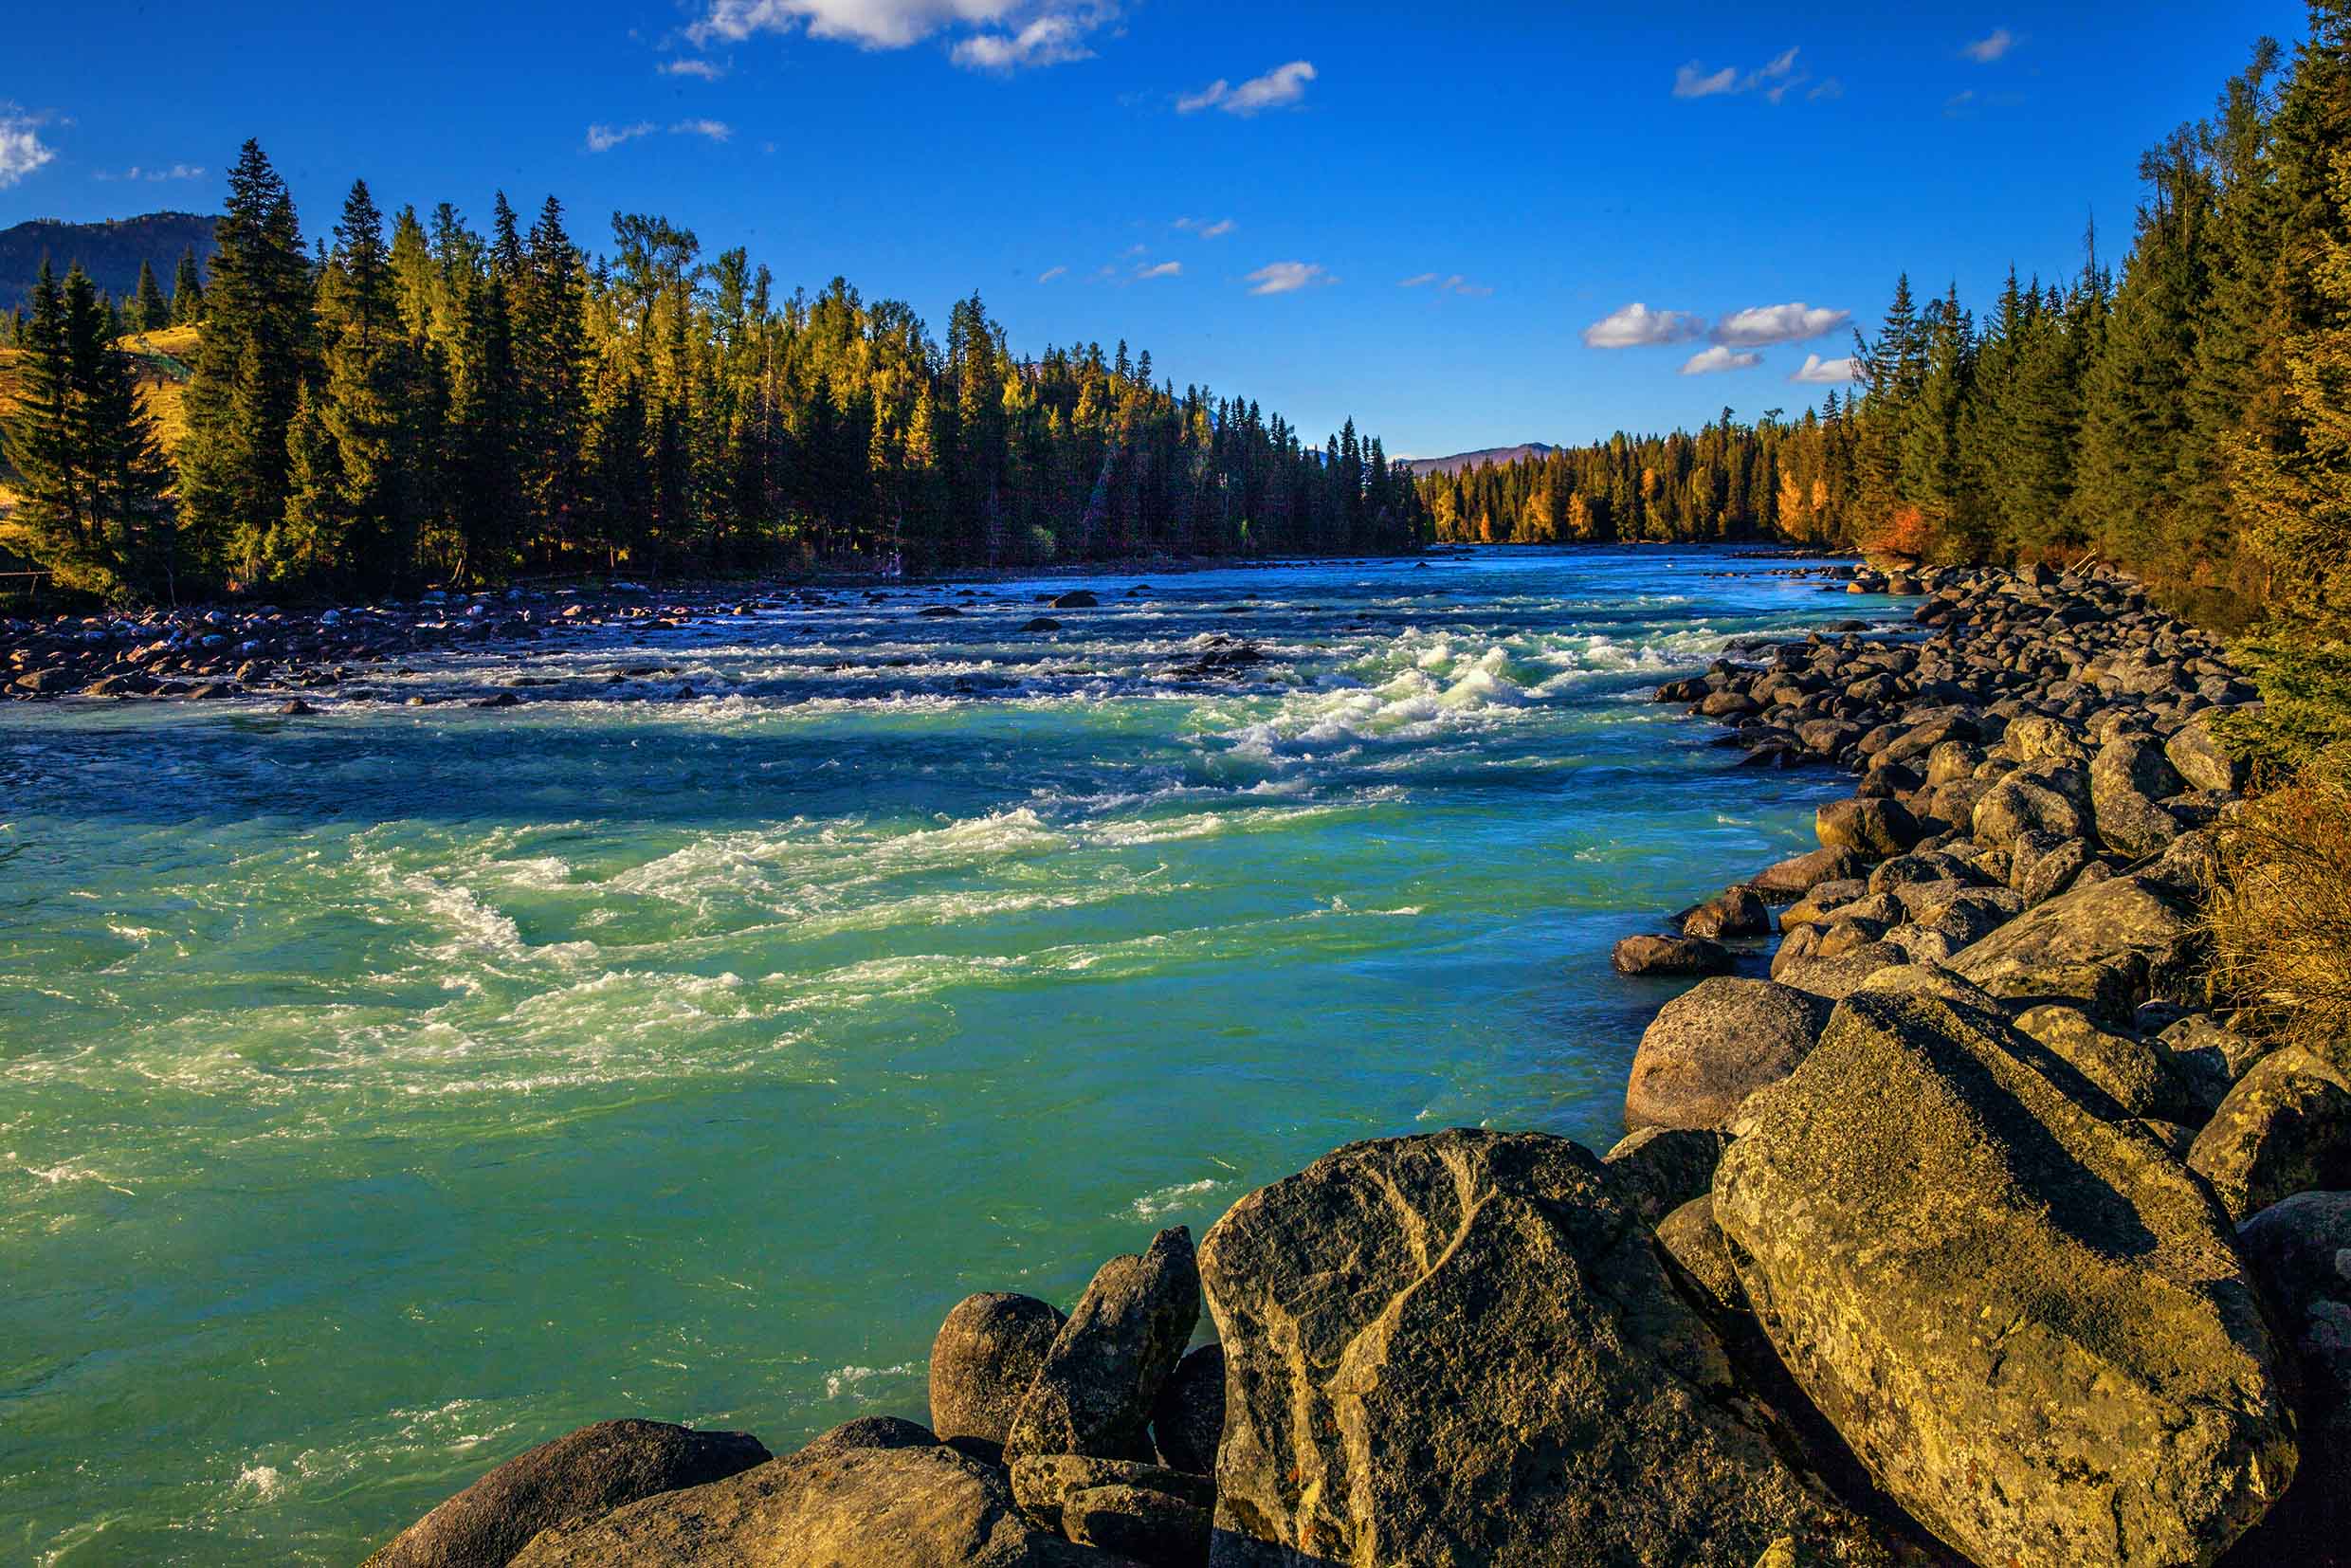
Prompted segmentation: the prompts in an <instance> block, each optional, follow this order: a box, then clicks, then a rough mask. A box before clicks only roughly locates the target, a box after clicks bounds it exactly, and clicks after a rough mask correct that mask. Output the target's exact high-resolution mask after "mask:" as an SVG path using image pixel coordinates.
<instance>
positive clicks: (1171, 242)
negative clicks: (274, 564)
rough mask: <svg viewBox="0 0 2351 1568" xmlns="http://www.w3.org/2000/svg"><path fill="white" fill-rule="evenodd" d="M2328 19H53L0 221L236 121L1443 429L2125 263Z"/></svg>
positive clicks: (5, 125)
mask: <svg viewBox="0 0 2351 1568" xmlns="http://www.w3.org/2000/svg"><path fill="white" fill-rule="evenodd" d="M2303 15H2304V13H2303V8H2302V7H2301V6H2300V5H2299V4H2294V3H2290V0H2269V3H2262V4H2239V5H2214V4H2202V5H2184V4H2181V5H2175V4H2152V5H2150V4H2141V5H2135V6H2132V7H2128V8H2123V7H2107V6H2081V5H2063V6H2061V5H2042V4H2035V5H2007V4H2001V3H1998V0H1989V3H1987V4H1986V5H1983V6H1977V5H1972V4H1971V5H1966V6H1958V7H1946V6H1935V5H1914V6H1905V7H1901V8H1892V7H1885V6H1878V5H1869V6H1862V5H1845V6H1812V7H1803V8H1776V9H1769V10H1768V11H1767V10H1765V9H1759V8H1731V7H1725V6H1700V5H1689V4H1679V3H1675V0H1656V3H1651V4H1647V5H1642V6H1637V7H1634V6H1623V5H1613V6H1605V7H1602V6H1589V5H1560V4H1552V5H1541V4H1532V3H1524V0H1520V3H1512V4H1488V5H1481V4H1477V3H1475V0H1472V3H1468V4H1462V5H1455V6H1450V7H1444V8H1440V9H1437V10H1435V11H1431V10H1430V9H1427V8H1426V7H1425V6H1414V7H1403V6H1394V7H1391V6H1385V5H1364V4H1358V5H1352V6H1344V7H1341V6H1335V5H1321V4H1311V5H1287V6H1267V5H1265V4H1262V3H1261V4H1237V3H1231V4H1229V3H1225V0H574V3H569V4H564V5H540V4H531V5H512V6H499V7H486V6H482V5H479V4H451V3H432V4H415V5H407V6H400V7H389V8H384V7H378V8H365V9H362V8H346V7H338V6H319V5H301V6H296V5H290V4H270V5H264V4H255V3H249V0H224V3H222V4H217V5H212V6H206V7H164V6H152V7H149V8H147V9H143V10H135V11H131V12H117V13H110V16H111V18H112V20H111V21H110V24H109V25H108V26H107V27H91V26H90V24H89V22H88V19H87V18H86V17H84V16H81V15H79V14H78V13H76V12H75V11H74V10H73V9H71V8H60V7H43V8H34V9H31V10H29V11H28V12H27V14H25V15H23V16H21V17H17V18H14V19H12V20H11V22H10V25H9V33H10V38H9V49H8V51H7V53H6V55H5V57H0V225H4V224H7V223H13V222H16V221H18V220H19V219H23V218H28V217H47V216H55V217H64V218H72V219H92V218H100V217H111V216H121V215H126V214H129V213H134V212H140V211H148V210H154V209H156V208H159V207H173V208H185V209H195V210H214V209H216V208H217V205H218V203H219V201H220V199H221V194H222V189H223V184H222V180H221V173H222V171H223V170H224V168H225V167H226V166H227V165H228V163H229V162H230V161H231V160H232V159H233V157H234V155H235V151H236V148H237V145H238V144H239V143H240V142H241V141H242V140H243V139H244V138H245V137H248V136H252V137H260V138H261V141H262V144H263V145H264V147H265V148H266V149H267V150H268V151H269V153H270V155H271V156H272V157H273V158H274V159H275V160H276V162H277V164H278V166H279V168H280V169H281V170H282V172H283V173H285V175H286V177H287V178H288V180H289V181H290V183H291V184H292V186H293V188H294V192H295V196H296V199H297V201H298V202H299V203H300V205H301V211H302V217H303V223H304V228H305V230H306V231H309V232H319V231H322V230H324V229H325V228H327V227H328V226H330V225H331V223H332V222H333V219H334V215H335V211H336V209H337V206H338V205H339V202H340V200H341V196H342V193H343V191H344V190H345V189H347V188H348V186H349V184H350V182H351V180H352V179H353V177H354V176H355V175H363V176H365V177H366V178H367V180H368V181H369V183H370V185H371V187H372V188H373V189H374V191H375V194H376V197H377V200H378V201H379V203H381V204H382V205H384V206H385V207H386V208H387V210H390V209H392V208H395V207H397V206H398V205H399V204H401V203H404V202H414V203H416V204H417V206H418V207H419V208H420V209H423V208H428V207H429V206H430V205H431V204H432V203H433V202H435V201H439V200H443V199H447V200H450V201H453V202H455V203H457V204H458V206H459V207H460V209H461V210H464V211H465V213H466V215H467V216H468V217H469V218H471V219H473V220H474V221H475V222H476V223H477V225H481V224H483V223H485V222H486V218H487V215H488V210H489V206H490V196H491V192H492V191H495V190H498V189H501V188H503V189H504V190H505V191H507V192H508V194H509V196H510V197H511V199H513V201H514V202H515V204H516V206H517V207H519V208H520V209H522V210H524V212H525V213H526V214H527V213H528V212H529V211H530V210H533V209H535V208H536V207H537V206H538V202H539V200H540V198H541V197H542V196H544V195H545V194H547V193H549V192H553V193H554V194H556V195H557V196H558V197H560V198H561V199H562V200H563V202H564V203H565V205H566V207H567V208H568V209H569V210H570V211H571V213H572V218H573V231H574V236H575V237H576V238H578V239H580V240H581V241H582V243H583V244H586V245H588V246H590V247H591V248H595V247H597V246H602V245H604V244H605V243H606V235H607V232H608V230H607V227H606V220H607V217H608V215H609V214H610V213H611V212H612V211H613V210H630V211H656V212H661V213H664V214H665V215H667V216H668V217H669V218H671V219H672V220H673V221H675V222H678V223H680V224H682V225H683V226H685V227H688V228H693V229H694V230H696V232H697V233H698V234H699V235H700V237H701V238H702V243H703V246H704V248H705V250H706V251H716V250H719V249H721V248H724V247H726V246H732V245H737V244H741V245H746V246H749V247H750V249H751V251H752V253H753V255H754V257H755V258H756V259H757V260H760V261H764V262H766V263H767V264H769V265H770V266H771V267H773V268H774V270H775V275H776V277H777V279H778V280H779V282H780V283H782V284H783V285H784V286H785V288H786V289H787V290H789V289H790V288H791V287H792V286H793V285H795V284H802V283H805V284H806V285H808V286H809V287H810V288H811V289H814V288H816V287H818V286H821V285H822V284H823V283H825V282H826V281H827V280H828V279H829V278H830V277H832V276H833V275H834V274H836V273H839V274H844V275H846V276H847V278H848V279H849V280H850V282H851V283H854V284H856V285H857V286H858V287H859V288H860V289H861V290H863V291H864V292H865V293H866V295H867V296H869V297H874V296H885V297H895V298H899V299H903V300H906V301H910V302H911V303H912V304H913V305H914V306H915V308H916V309H917V310H918V311H919V312H920V314H921V315H922V316H923V317H924V319H926V320H928V321H930V322H931V323H932V326H933V328H934V330H935V331H937V330H940V329H942V328H943V326H944V323H945V319H946V314H947V307H948V305H949V304H950V303H951V302H952V301H954V300H956V299H957V298H958V297H959V296H961V295H963V294H966V293H969V292H970V291H971V290H973V289H975V288H976V289H978V290H979V291H980V292H981V293H982V294H983V295H984V297H985V298H986V300H987V302H988V305H989V308H990V309H991V311H992V312H993V313H994V314H995V315H996V316H997V317H998V318H999V319H1002V320H1003V321H1004V322H1005V324H1006V326H1007V328H1008V329H1009V331H1010V332H1011V337H1012V341H1013V345H1014V347H1015V348H1016V349H1020V350H1035V349H1039V348H1042V347H1043V346H1044V345H1045V344H1046V343H1048V342H1070V341H1083V340H1085V339H1089V338H1092V339H1099V340H1101V341H1103V343H1104V344H1105V345H1107V344H1109V343H1111V342H1113V341H1115V340H1116V339H1118V338H1119V337H1125V338H1127V339H1128V340H1129V341H1130V342H1131V343H1132V344H1133V346H1134V347H1135V348H1137V349H1143V348H1148V349H1150V350H1151V352H1152V354H1153V356H1154V358H1155V361H1156V366H1157V370H1158V371H1159V373H1160V374H1164V375H1172V376H1173V377H1174V378H1175V382H1176V384H1177V385H1178V386H1181V385H1183V384H1185V383H1187V382H1194V381H1197V382H1203V383H1206V384H1208V385H1211V386H1212V387H1214V388H1215V389H1217V390H1218V391H1221V392H1240V393H1244V394H1246V395H1248V396H1253V397H1255V398H1257V399H1258V400H1259V401H1260V402H1261V403H1262V404H1264V405H1265V406H1266V407H1267V409H1268V410H1282V411H1284V412H1285V413H1286V414H1288V415H1289V416H1290V417H1292V418H1293V419H1294V420H1295V421H1296V422H1297V423H1298V424H1299V425H1300V426H1301V427H1302V428H1304V429H1305V430H1306V431H1307V432H1308V433H1309V434H1310V435H1312V436H1315V437H1318V438H1319V437H1320V435H1321V433H1323V432H1325V431H1327V430H1329V429H1331V428H1335V427H1336V426H1337V425H1338V423H1339V422H1340V420H1341V419H1342V418H1344V417H1346V416H1347V415H1349V414H1351V413H1352V414H1353V415H1354V416H1355V418H1356V420H1357V422H1358V425H1359V426H1361V427H1362V428H1365V429H1366V430H1368V431H1376V432H1378V433H1380V434H1382V435H1384V436H1385V437H1386V439H1387V443H1388V448H1389V450H1390V451H1391V452H1393V453H1395V454H1397V455H1429V454H1433V453H1438V452H1447V451H1452V450H1456V449H1461V448H1466V447H1481V446H1487V445H1494V444H1503V443H1509V442H1516V441H1522V440H1544V441H1580V440H1587V439H1591V438H1594V437H1595V436H1600V435H1605V434H1606V433H1607V432H1609V431H1610V430H1613V429H1615V428H1631V429H1649V428H1663V427H1668V426H1672V425H1677V424H1679V425H1691V424H1696V423H1698V422H1701V421H1703V420H1705V419H1707V418H1710V417H1712V416H1713V415H1714V414H1715V413H1716V412H1717V411H1719V410H1721V409H1722V408H1723V407H1724V406H1726V405H1727V406H1729V407H1731V408H1733V409H1735V410H1738V411H1739V413H1740V415H1741V417H1745V418H1752V417H1754V416H1755V415H1756V414H1758V413H1759V412H1760V411H1762V410H1766V409H1772V408H1779V409H1784V410H1789V411H1790V412H1795V411H1796V410H1801V409H1803V408H1805V407H1807V406H1810V405H1812V404H1813V403H1815V402H1817V400H1818V399H1819V397H1820V396H1821V395H1822V394H1823V393H1825V392H1827V391H1829V390H1830V388H1829V386H1828V385H1826V384H1817V383H1815V384H1806V383H1802V382H1796V381H1792V379H1791V377H1792V375H1794V374H1795V373H1796V372H1797V371H1798V370H1799V368H1800V367H1802V366H1803V365H1804V364H1805V363H1806V360H1807V358H1808V356H1813V355H1817V356H1819V357H1820V358H1821V359H1822V360H1823V361H1826V362H1833V361H1835V360H1838V359H1841V358H1842V357H1843V356H1845V355H1847V354H1848V353H1850V335H1849V334H1848V333H1847V332H1846V331H1845V330H1843V329H1842V328H1841V327H1838V326H1836V325H1834V324H1833V323H1835V322H1836V320H1837V313H1839V312H1850V313H1852V315H1853V316H1854V317H1855V318H1856V319H1861V320H1864V321H1867V320H1868V319H1873V318H1874V317H1875V316H1876V315H1877V314H1879V313H1880V312H1882V311H1883V309H1884V307H1885V303H1886V297H1887V295H1888V294H1889V293H1890V291H1891V287H1892V283H1893V279H1894V276H1895V274H1896V272H1897V271H1899V270H1901V269H1904V268H1907V269H1908V270H1909V271H1910V272H1911V273H1912V274H1913V276H1914V278H1915V279H1916V280H1917V281H1918V282H1919V283H1920V285H1921V286H1922V287H1923V288H1932V289H1936V290H1940V289H1941V286H1942V285H1943V284H1944V283H1946V282H1948V281H1951V280H1954V279H1956V280H1957V281H1958V283H1959V287H1960V290H1961V292H1962V294H1963V295H1964V296H1966V297H1968V299H1969V300H1970V301H1973V302H1977V303H1980V302H1981V301H1983V300H1984V298H1985V297H1986V296H1988V295H1989V294H1990V293H1991V292H1992V291H1993V290H1994V289H1996V287H1997V285H1998V283H1999V280H2000V277H2001V275H2002V274H2003V272H2004V271H2005V269H2006V268H2007V266H2008V264H2009V263H2010V262H2011V261H2012V260H2013V261H2014V262H2015V263H2016V264H2018V265H2019V266H2020V267H2022V268H2023V269H2024V270H2026V271H2028V272H2031V271H2035V270H2038V271H2041V272H2043V273H2052V274H2053V273H2061V272H2068V271H2070V270H2071V269H2072V268H2073V267H2075V266H2076V265H2078V263H2079V257H2080V252H2081V235H2082V231H2083V228H2084V227H2085V224H2086V222H2087V219H2088V218H2089V216H2090V215H2091V214H2092V213H2093V212H2094V213H2095V214H2096V217H2097V220H2098V223H2099V225H2100V227H2101V230H2102V233H2103V235H2104V237H2105V243H2106V245H2107V246H2109V247H2111V249H2112V250H2113V251H2114V252H2116V253H2117V254H2119V252H2120V251H2121V249H2122V247H2123V246H2124V245H2125V244H2126V243H2127V240H2128V236H2129V232H2130V226H2131V215H2132V211H2133V209H2134V206H2135V203H2136V201H2137V199H2138V191H2137V182H2136V173H2135V171H2136V168H2137V162H2138V156H2139V154H2140V152H2141V149H2143V148H2144V147H2146V146H2147V145H2149V144H2151V143H2152V142H2154V141H2155V140H2156V139H2158V138H2159V137H2160V136H2162V134H2163V133H2165V132H2166V131H2168V130H2169V129H2170V128H2171V127H2172V126H2174V125H2176V124H2178V122H2179V121H2181V120H2182V119H2191V118H2194V117H2196V116H2200V115H2202V114H2204V113H2205V112H2207V110H2208V109H2209V108H2210V106H2211V104H2212V102H2213V100H2214V96H2215V95H2216V93H2217V92H2218V90H2219V88H2220V85H2221V83H2222V82H2223V81H2224V80H2225V78H2226V77H2227V76H2229V75H2230V74H2231V73H2233V72H2234V71H2235V70H2237V69H2239V68H2240V67H2241V66H2242V64H2243V63H2244V61H2245V58H2246V55H2247V52H2248V50H2249V49H2250V47H2251V44H2252V42H2253V40H2254V38H2255V37H2257V36H2258V35H2260V34H2262V33H2264V32H2268V33H2271V34H2274V35H2276V36H2278V37H2280V38H2281V39H2283V40H2285V41H2287V43H2288V44H2291V43H2292V42H2294V41H2296V40H2298V39H2299V37H2300V36H2301V31H2302V27H2303ZM1636 303H1637V304H1639V305H1642V306H1644V307H1646V309H1645V311H1644V312H1643V313H1641V314H1638V315H1636V314H1634V313H1631V311H1630V310H1629V308H1628V307H1631V306H1632V305H1634V304H1636ZM1798 306H1800V307H1803V308H1801V309H1792V308H1789V307H1798ZM1806 333H1818V334H1819V335H1818V336H1816V337H1809V338H1806V337H1801V336H1800V335H1803V334H1806ZM1792 339H1793V340H1792ZM1617 343H1624V344H1629V345H1631V346H1619V347H1612V346H1608V345H1611V344H1617ZM1822 374H1834V372H1833V368H1831V369H1830V370H1828V371H1827V372H1825V373H1822Z"/></svg>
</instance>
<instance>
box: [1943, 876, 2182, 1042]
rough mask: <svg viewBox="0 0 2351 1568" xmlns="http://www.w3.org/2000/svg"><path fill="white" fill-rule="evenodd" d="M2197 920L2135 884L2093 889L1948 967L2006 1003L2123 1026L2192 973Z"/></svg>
mask: <svg viewBox="0 0 2351 1568" xmlns="http://www.w3.org/2000/svg"><path fill="white" fill-rule="evenodd" d="M2197 939H2198V928H2197V924H2196V917H2195V915H2194V914H2193V913H2192V912H2191V911H2189V910H2188V909H2187V908H2185V907H2183V906H2182V904H2181V903H2180V902H2179V901H2178V899H2177V898H2176V897H2174V896H2172V895H2170V894H2169V893H2168V892H2166V891H2163V890H2160V889H2159V888H2157V887H2155V886H2154V885H2152V884H2149V883H2147V882H2146V881H2145V880H2144V879H2142V878H2138V877H2117V878H2114V879H2112V880H2110V881H2105V882H2098V883H2093V884H2087V885H2082V884H2077V885H2076V886H2075V887H2074V888H2073V890H2072V891H2070V892H2069V893H2065V894H2061V895H2060V896H2058V897H2057V898H2053V899H2051V900H2050V901H2049V902H2048V903H2043V904H2039V905H2036V906H2035V907H2033V908H2032V909H2030V910H2027V911H2026V912H2025V913H2024V914H2023V915H2021V916H2019V917H2017V918H2016V919H2015V920H2013V921H2009V922H2008V924H2006V925H2004V926H2002V927H2000V928H1999V929H1998V930H1997V931H1995V932H1993V933H1992V934H1991V935H1990V936H1988V937H1986V938H1985V939H1983V940H1981V941H1979V942H1977V943H1976V944H1974V945H1973V946H1971V947H1968V948H1966V949H1965V950H1964V951H1962V952H1960V953H1959V954H1958V955H1957V956H1956V957H1953V958H1952V960H1951V964H1950V967H1951V968H1952V970H1953V971H1954V972H1956V973H1957V974H1958V975H1959V976H1960V977H1961V978H1962V979H1967V980H1972V981H1974V982H1975V983H1976V984H1977V985H1979V986H1981V987H1982V988H1983V989H1984V990H1986V991H1988V992H1990V993H1991V994H1993V995H1995V996H1997V997H2000V998H2002V999H2004V1000H2009V1001H2026V1002H2040V1001H2050V1002H2071V1003H2073V1004H2074V1005H2075V1006H2077V1007H2080V1008H2083V1009H2084V1010H2086V1011H2087V1012H2090V1013H2092V1014H2094V1015H2096V1016H2099V1017H2103V1018H2107V1019H2112V1020H2124V1019H2127V1018H2129V1017H2130V1015H2131V1010H2132V1009H2134V1008H2136V1007H2137V1006H2138V1005H2139V1004H2140V1003H2141V1002H2142V1001H2145V1000H2146V999H2147V998H2148V997H2149V996H2151V995H2154V994H2158V993H2160V992H2162V991H2165V990H2167V989H2169V988H2173V987H2177V986H2178V985H2180V984H2182V983H2184V980H2185V978H2186V976H2187V975H2188V973H2189V972H2190V971H2191V969H2192V968H2193V966H2194V961H2195V957H2196V949H2197Z"/></svg>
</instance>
